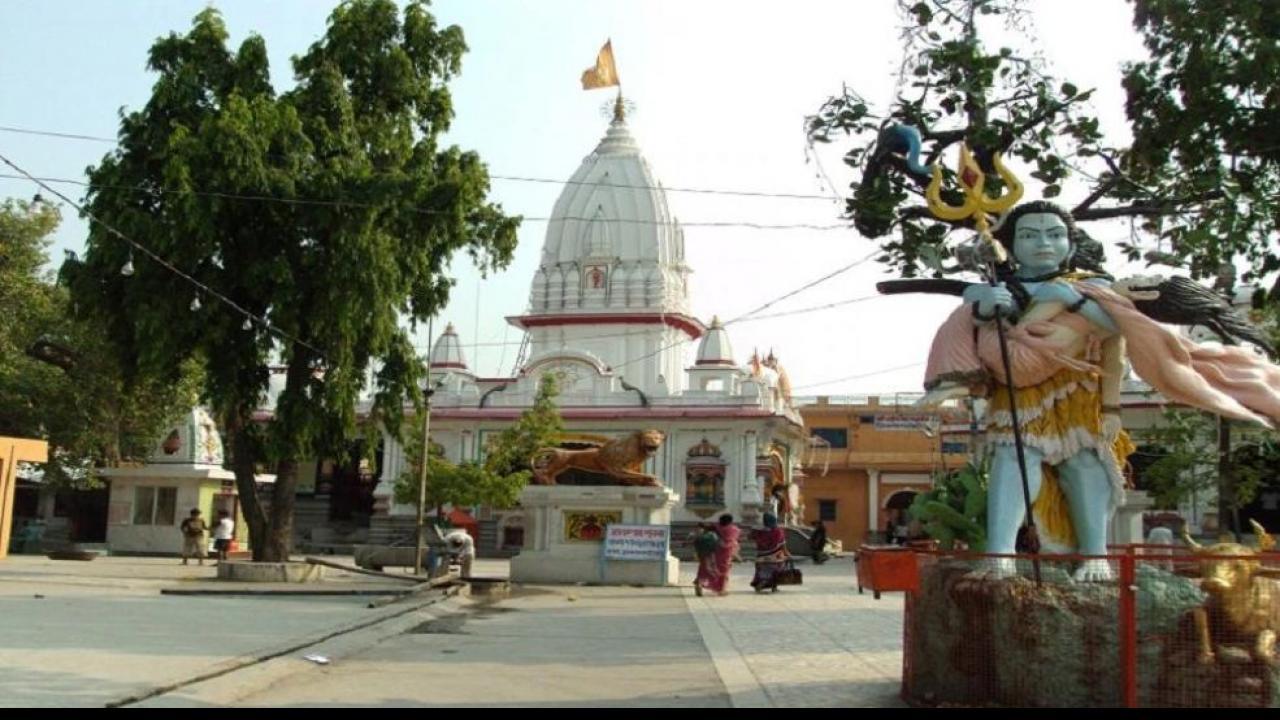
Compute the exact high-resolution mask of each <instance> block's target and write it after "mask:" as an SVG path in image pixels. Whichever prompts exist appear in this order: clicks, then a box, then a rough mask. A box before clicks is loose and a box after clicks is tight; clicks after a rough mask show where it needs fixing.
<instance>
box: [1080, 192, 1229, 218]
mask: <svg viewBox="0 0 1280 720" xmlns="http://www.w3.org/2000/svg"><path fill="white" fill-rule="evenodd" d="M1221 197H1223V192H1222V191H1221V190H1212V191H1210V192H1206V193H1200V194H1199V195H1191V196H1188V197H1185V198H1176V199H1173V200H1168V201H1166V202H1155V203H1133V204H1131V205H1121V206H1118V207H1105V208H1087V209H1085V210H1083V211H1081V212H1080V213H1078V214H1075V213H1073V214H1074V215H1075V219H1076V220H1077V221H1081V222H1083V221H1088V220H1109V219H1112V218H1122V217H1138V216H1147V215H1177V214H1179V213H1184V212H1192V211H1191V210H1190V209H1189V208H1188V206H1190V205H1195V204H1197V203H1202V202H1207V201H1209V200H1217V199H1219V198H1221Z"/></svg>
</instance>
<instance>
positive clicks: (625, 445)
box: [531, 430, 666, 487]
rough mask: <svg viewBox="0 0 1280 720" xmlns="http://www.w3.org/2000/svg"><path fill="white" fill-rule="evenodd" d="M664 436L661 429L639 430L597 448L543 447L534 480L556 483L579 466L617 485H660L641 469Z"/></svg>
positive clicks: (536, 457)
mask: <svg viewBox="0 0 1280 720" xmlns="http://www.w3.org/2000/svg"><path fill="white" fill-rule="evenodd" d="M664 439H666V436H665V435H663V434H662V431H660V430H638V431H636V432H633V433H631V434H630V435H628V436H626V437H624V438H618V439H617V440H610V441H609V442H607V443H605V444H604V446H603V447H598V448H590V449H587V450H561V449H559V448H543V449H541V450H539V451H538V452H536V453H534V455H533V462H532V463H531V465H532V467H533V482H534V484H535V485H555V484H556V478H557V477H559V475H560V474H561V473H563V472H564V471H566V470H570V469H577V470H585V471H587V472H592V473H599V474H601V475H608V476H609V477H611V478H613V481H614V484H617V485H651V486H653V487H660V486H661V485H662V483H660V482H659V481H658V478H656V477H654V476H652V475H646V474H645V473H643V472H640V469H641V468H642V467H644V461H645V460H648V459H649V457H650V456H651V455H653V454H654V453H655V452H657V451H658V448H660V447H662V441H663V440H664Z"/></svg>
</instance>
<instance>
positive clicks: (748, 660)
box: [684, 558, 903, 707]
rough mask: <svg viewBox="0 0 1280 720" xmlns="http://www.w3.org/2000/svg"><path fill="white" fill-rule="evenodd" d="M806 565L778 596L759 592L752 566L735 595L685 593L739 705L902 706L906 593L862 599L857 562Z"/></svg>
mask: <svg viewBox="0 0 1280 720" xmlns="http://www.w3.org/2000/svg"><path fill="white" fill-rule="evenodd" d="M801 569H802V570H803V571H804V575H805V577H804V585H801V586H799V587H784V588H781V589H780V590H779V591H778V592H777V593H764V594H755V593H753V592H752V591H751V587H750V585H749V582H750V579H751V571H750V565H749V564H747V565H742V566H739V567H738V568H737V569H736V572H735V574H734V578H733V581H732V584H731V585H730V588H729V589H730V594H729V595H728V596H725V597H703V598H696V597H694V595H693V589H692V587H689V588H687V589H685V591H684V592H685V594H686V597H687V600H688V602H689V608H690V610H691V612H692V613H693V616H694V619H695V621H696V622H697V624H698V628H699V630H700V631H701V634H702V637H703V639H704V641H705V643H706V646H707V648H708V649H709V650H710V651H711V654H712V657H713V658H714V659H715V663H716V667H717V670H718V671H719V674H720V676H721V678H722V680H723V682H724V684H725V687H726V688H727V689H728V690H729V692H730V694H731V696H732V698H733V702H734V705H736V706H739V707H760V706H764V707H879V706H901V705H902V704H903V703H902V701H901V700H900V699H899V698H898V690H899V686H900V684H901V679H902V595H900V594H897V593H888V594H884V595H882V596H881V599H880V600H875V599H873V598H872V595H871V593H870V592H868V593H867V594H865V595H859V594H858V593H857V590H856V589H855V583H854V580H853V564H852V561H851V560H850V559H849V558H836V559H833V560H831V561H829V562H827V563H826V564H824V565H820V566H817V567H815V566H813V565H802V566H801Z"/></svg>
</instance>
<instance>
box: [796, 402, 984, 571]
mask: <svg viewBox="0 0 1280 720" xmlns="http://www.w3.org/2000/svg"><path fill="white" fill-rule="evenodd" d="M917 397H918V396H917V395H911V396H906V395H897V396H889V397H883V398H881V397H855V398H841V397H817V398H813V399H812V401H811V402H807V403H804V404H801V405H800V414H801V416H802V417H803V418H804V423H805V431H806V432H807V433H808V434H809V437H810V451H809V452H808V453H807V457H806V458H805V462H804V465H803V468H804V473H805V476H806V477H805V480H804V520H805V522H806V523H810V524H811V523H812V522H813V521H814V520H817V519H819V518H821V519H822V520H823V521H824V522H825V523H826V527H827V535H828V537H830V538H831V539H833V540H840V541H842V542H843V543H844V547H845V548H846V549H850V550H851V549H854V548H856V547H857V546H858V545H859V544H861V543H863V542H867V541H882V540H884V533H885V530H886V526H888V525H890V524H891V523H892V522H893V521H894V520H896V519H897V518H898V516H899V511H901V510H905V508H906V507H907V506H909V505H910V504H911V501H912V500H914V498H915V495H916V493H919V492H921V491H924V490H928V489H929V488H930V487H931V486H932V483H933V481H932V477H933V474H934V473H937V472H942V471H946V470H948V469H955V468H958V467H960V466H961V465H963V464H964V463H965V462H967V461H968V459H969V457H968V453H969V448H970V445H971V443H973V442H974V441H975V435H974V434H972V433H971V425H970V418H969V413H968V411H967V410H966V409H965V408H964V407H956V408H941V409H937V410H922V409H920V408H916V407H914V406H913V405H912V403H914V401H915V400H916V398H917Z"/></svg>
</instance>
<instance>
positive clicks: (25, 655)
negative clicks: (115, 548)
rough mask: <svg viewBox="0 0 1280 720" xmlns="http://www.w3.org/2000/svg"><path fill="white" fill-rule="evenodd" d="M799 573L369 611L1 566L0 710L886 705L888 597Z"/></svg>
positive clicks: (22, 562)
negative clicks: (319, 660)
mask: <svg viewBox="0 0 1280 720" xmlns="http://www.w3.org/2000/svg"><path fill="white" fill-rule="evenodd" d="M802 567H803V570H804V571H805V584H804V585H803V586H800V587H788V588H783V589H782V591H781V592H779V593H776V594H764V595H757V594H754V593H752V592H751V589H750V588H749V587H748V585H747V582H748V580H749V577H750V566H749V565H742V566H739V567H738V568H736V570H735V576H734V580H733V583H732V585H731V588H730V589H731V591H732V592H731V594H730V595H729V596H727V597H715V598H713V597H707V598H696V597H694V596H693V592H692V587H691V585H685V586H682V587H678V588H620V587H530V588H522V589H518V591H517V593H516V594H515V595H514V596H513V597H511V598H509V599H506V600H504V601H501V602H498V603H484V602H473V601H470V600H461V599H448V600H444V601H438V602H436V603H435V604H431V605H422V603H418V605H421V607H416V608H415V604H414V603H412V602H400V603H396V604H394V605H389V606H387V607H385V608H381V609H378V610H371V609H368V608H367V607H366V605H367V603H368V600H369V598H360V597H349V598H344V597H325V598H305V599H304V598H294V597H286V598H230V597H173V596H162V595H160V594H159V590H160V589H161V588H163V587H175V586H182V587H200V586H204V585H205V584H206V583H208V585H210V586H212V585H213V583H211V582H209V581H208V580H207V578H210V577H211V576H212V574H213V570H212V568H204V569H201V568H196V567H194V566H191V567H187V568H183V567H181V566H179V565H176V564H175V562H174V561H172V560H165V559H128V558H100V559H99V560H96V561H94V562H91V563H68V562H60V563H59V562H55V561H49V560H45V559H43V558H31V557H21V556H19V557H15V558H11V559H10V560H8V561H4V562H0V638H3V641H0V705H64V706H92V705H103V704H105V703H109V702H113V701H119V700H121V699H123V698H127V697H130V696H134V697H138V696H141V695H145V694H148V692H149V691H152V690H154V689H156V688H160V687H164V686H168V685H173V684H180V687H177V688H176V689H173V690H172V691H170V692H167V693H164V694H159V695H157V696H155V697H151V698H149V699H146V700H145V701H143V702H142V703H141V704H144V705H153V706H193V705H194V706H209V705H228V704H235V705H361V706H363V705H376V706H420V705H460V704H467V705H488V706H516V705H518V706H537V705H543V706H564V705H578V706H620V705H626V706H646V707H672V706H679V707H728V706H730V705H732V706H738V707H757V706H778V707H811V706H845V707H848V706H877V705H900V704H901V703H900V701H899V700H898V699H897V690H898V682H899V677H900V674H901V652H900V645H901V635H902V599H901V596H899V595H886V596H884V598H883V599H881V600H879V601H877V600H873V599H872V597H871V595H870V594H867V595H862V596H859V595H858V594H857V592H856V590H855V589H854V582H853V568H852V563H851V561H850V560H849V559H837V560H833V561H832V562H830V563H828V564H826V565H823V566H820V567H814V566H812V565H803V566H802ZM687 569H688V567H687V564H686V570H687ZM505 572H506V563H505V562H498V561H480V562H479V563H477V567H476V574H477V575H481V576H499V575H505ZM366 581H367V578H359V577H356V576H346V577H339V578H335V579H334V583H335V585H338V586H342V585H341V583H346V585H345V586H346V587H357V586H361V587H363V586H364V585H363V583H365V582H366ZM375 582H376V581H375ZM688 582H689V583H691V582H692V578H689V579H688ZM389 586H393V587H398V585H389ZM37 594H39V595H43V597H41V598H37V597H35V596H36V595H37ZM340 630H341V631H345V632H338V631H340ZM326 636H333V637H331V638H330V639H327V640H326V639H324V638H325V637H326ZM300 643H314V644H308V645H307V647H305V648H301V647H299V645H300ZM286 650H287V652H286ZM277 653H280V656H279V657H275V659H268V660H265V661H259V660H260V659H262V658H264V657H266V656H271V655H275V654H277ZM308 654H318V655H323V656H325V658H326V659H327V660H329V664H327V665H323V666H322V665H316V664H313V663H312V662H309V661H307V660H304V659H303V656H304V655H308ZM240 666H245V667H243V669H235V668H237V667H240ZM202 676H212V677H210V679H206V680H203V681H198V682H197V681H195V680H196V679H197V678H199V677H202ZM184 681H186V682H184Z"/></svg>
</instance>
